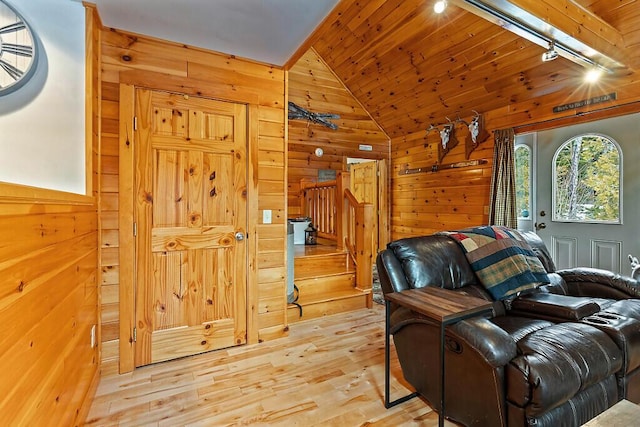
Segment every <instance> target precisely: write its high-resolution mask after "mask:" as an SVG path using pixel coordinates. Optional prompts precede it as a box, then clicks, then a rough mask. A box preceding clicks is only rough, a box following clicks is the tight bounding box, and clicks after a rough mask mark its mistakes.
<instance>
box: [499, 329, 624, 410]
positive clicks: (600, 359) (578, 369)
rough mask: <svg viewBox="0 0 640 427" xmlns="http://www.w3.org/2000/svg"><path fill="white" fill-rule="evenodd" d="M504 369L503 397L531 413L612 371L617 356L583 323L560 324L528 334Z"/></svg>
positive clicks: (616, 350) (606, 341)
mask: <svg viewBox="0 0 640 427" xmlns="http://www.w3.org/2000/svg"><path fill="white" fill-rule="evenodd" d="M517 346H518V351H519V353H520V356H518V357H516V358H515V359H513V360H512V361H511V362H510V363H509V364H508V365H507V370H506V382H507V398H508V399H509V401H511V402H513V403H514V404H516V405H517V406H520V407H525V406H526V407H527V409H526V411H527V416H530V417H535V416H539V415H540V414H543V413H545V412H546V411H548V410H550V409H553V408H555V407H558V406H560V405H562V404H564V403H565V402H566V401H567V400H569V399H570V398H572V397H573V396H575V395H576V394H578V393H579V392H580V391H582V390H585V389H586V388H588V387H589V386H591V385H593V384H596V383H598V382H599V381H602V380H604V379H605V378H607V377H609V376H610V375H613V374H614V373H616V372H618V371H619V370H620V368H621V367H622V354H621V351H620V349H619V348H618V347H617V346H616V345H615V343H614V342H613V341H612V340H611V339H610V338H609V337H608V336H607V334H605V333H604V332H603V331H600V330H598V329H596V328H594V327H591V326H589V325H585V324H580V323H561V324H556V325H553V326H549V327H547V328H544V329H542V330H539V331H536V332H534V333H532V334H528V335H527V336H525V337H524V338H523V339H521V340H520V341H519V342H518V343H517Z"/></svg>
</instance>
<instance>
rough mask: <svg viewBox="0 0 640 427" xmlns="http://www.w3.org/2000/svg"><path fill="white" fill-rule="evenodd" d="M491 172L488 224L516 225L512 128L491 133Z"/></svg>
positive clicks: (513, 136) (513, 226)
mask: <svg viewBox="0 0 640 427" xmlns="http://www.w3.org/2000/svg"><path fill="white" fill-rule="evenodd" d="M493 135H494V139H495V144H494V148H493V173H492V175H491V193H490V202H489V225H503V226H506V227H510V228H516V227H517V226H518V216H517V213H516V171H515V148H514V144H515V133H514V131H513V129H512V128H510V129H499V130H496V131H494V133H493Z"/></svg>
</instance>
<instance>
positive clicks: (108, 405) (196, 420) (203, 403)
mask: <svg viewBox="0 0 640 427" xmlns="http://www.w3.org/2000/svg"><path fill="white" fill-rule="evenodd" d="M107 368H108V367H107ZM107 371H108V369H107ZM391 377H392V381H391V393H392V395H391V396H392V398H397V397H400V396H402V395H404V394H405V393H407V392H408V391H409V389H408V388H407V387H408V385H407V384H406V383H405V382H404V380H403V379H402V373H401V370H400V367H399V365H398V363H397V359H396V356H395V354H394V353H392V367H391ZM383 402H384V309H383V307H382V306H381V305H378V304H376V305H374V308H373V309H362V310H358V311H354V312H350V313H344V314H337V315H332V316H326V317H323V318H319V319H314V320H310V321H305V322H301V323H297V324H295V325H293V326H292V327H291V331H290V333H289V336H288V337H285V338H280V339H276V340H273V341H269V342H265V343H261V344H256V345H247V346H242V347H235V348H230V349H225V350H219V351H215V352H210V353H206V354H201V355H197V356H191V357H187V358H183V359H179V360H174V361H170V362H164V363H159V364H156V365H151V366H147V367H143V368H139V369H136V370H135V371H134V372H132V373H129V374H125V375H117V374H106V375H104V376H103V377H102V379H101V381H100V386H99V388H98V391H97V394H96V398H95V400H94V402H93V405H92V407H91V411H90V413H89V416H88V418H87V424H86V425H88V426H116V425H117V426H181V425H193V426H241V425H270V426H305V427H306V426H319V425H322V426H417V425H419V426H436V425H437V422H438V417H437V413H436V412H434V411H432V410H431V408H430V407H429V405H428V404H427V403H426V402H425V401H423V400H421V399H419V398H416V399H413V400H410V401H408V402H406V403H403V404H401V405H399V406H396V407H395V408H391V409H389V410H387V409H385V408H384V404H383ZM446 425H449V426H453V425H454V424H451V423H447V424H446Z"/></svg>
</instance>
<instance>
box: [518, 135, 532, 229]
mask: <svg viewBox="0 0 640 427" xmlns="http://www.w3.org/2000/svg"><path fill="white" fill-rule="evenodd" d="M515 157H516V212H518V217H519V218H529V215H531V150H530V149H529V147H527V146H526V145H517V146H516V149H515Z"/></svg>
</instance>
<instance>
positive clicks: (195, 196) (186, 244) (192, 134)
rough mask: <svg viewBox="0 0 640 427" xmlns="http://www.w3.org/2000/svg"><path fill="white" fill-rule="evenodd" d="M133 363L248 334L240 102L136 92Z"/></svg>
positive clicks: (173, 355) (243, 338)
mask: <svg viewBox="0 0 640 427" xmlns="http://www.w3.org/2000/svg"><path fill="white" fill-rule="evenodd" d="M136 97H137V98H136V116H137V117H138V130H137V134H136V135H137V139H136V147H135V148H136V151H135V152H136V194H137V200H136V208H135V209H136V211H135V222H136V224H137V226H138V227H137V228H138V232H137V236H136V335H137V341H136V352H135V353H136V357H135V359H136V361H135V362H136V363H135V364H136V366H141V365H145V364H149V363H155V362H159V361H163V360H168V359H173V358H176V357H182V356H187V355H191V354H195V353H200V352H204V351H208V350H214V349H218V348H223V347H229V346H232V345H237V344H243V343H245V342H246V296H245V295H246V245H245V242H244V239H241V240H236V237H235V234H236V233H239V234H240V236H241V237H244V236H245V235H246V221H247V216H246V170H247V169H246V109H245V107H244V106H243V105H238V104H232V103H226V102H220V101H213V100H207V99H201V98H189V97H186V96H183V95H176V94H169V93H163V92H153V91H148V90H138V91H137V93H136Z"/></svg>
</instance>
